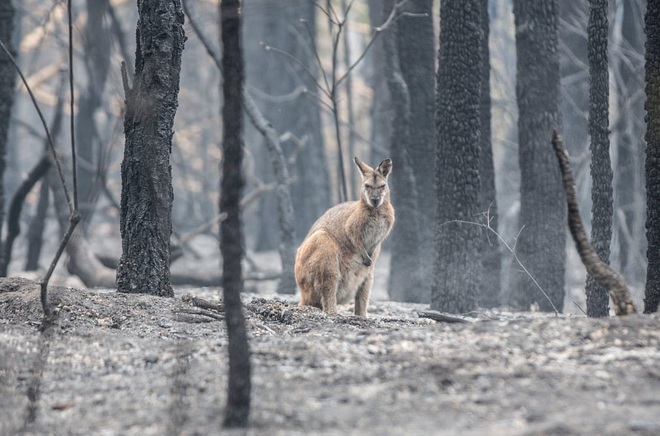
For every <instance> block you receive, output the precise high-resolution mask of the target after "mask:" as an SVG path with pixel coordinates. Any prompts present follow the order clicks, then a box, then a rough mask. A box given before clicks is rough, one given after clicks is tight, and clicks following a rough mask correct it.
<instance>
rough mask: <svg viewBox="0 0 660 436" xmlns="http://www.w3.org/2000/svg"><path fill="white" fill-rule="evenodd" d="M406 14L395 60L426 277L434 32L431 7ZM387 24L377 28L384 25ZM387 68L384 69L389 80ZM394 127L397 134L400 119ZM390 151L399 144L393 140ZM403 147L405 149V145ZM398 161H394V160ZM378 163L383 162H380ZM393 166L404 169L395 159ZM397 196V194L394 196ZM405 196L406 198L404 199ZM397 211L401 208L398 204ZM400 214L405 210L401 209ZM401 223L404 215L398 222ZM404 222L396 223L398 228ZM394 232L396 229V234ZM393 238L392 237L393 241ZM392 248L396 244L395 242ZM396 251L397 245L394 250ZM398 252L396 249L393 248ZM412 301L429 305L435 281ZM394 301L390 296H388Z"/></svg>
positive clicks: (420, 4) (427, 2)
mask: <svg viewBox="0 0 660 436" xmlns="http://www.w3.org/2000/svg"><path fill="white" fill-rule="evenodd" d="M402 12H405V13H411V14H414V15H402V16H401V18H399V19H398V20H397V22H396V27H397V31H396V35H397V54H398V57H399V62H398V64H399V68H400V70H401V76H402V78H403V80H404V81H405V85H406V87H407V91H408V95H409V100H410V102H409V111H410V114H409V120H408V122H407V125H408V134H407V139H406V146H405V150H406V154H407V155H408V164H409V165H410V167H411V171H412V173H413V174H414V187H415V190H416V191H417V201H416V203H417V211H418V213H417V214H416V215H417V218H416V219H417V220H418V222H419V224H418V225H417V227H418V228H419V235H418V236H417V237H415V238H413V239H412V240H411V241H410V242H411V243H419V245H418V247H417V249H416V252H417V253H419V254H418V257H417V259H415V261H416V262H417V263H419V269H420V270H421V271H420V272H421V274H422V276H424V277H430V276H431V275H432V274H433V223H434V222H435V210H436V205H437V195H436V186H435V183H433V181H434V180H435V160H436V152H435V147H436V131H435V56H436V50H435V34H434V32H433V1H432V0H416V1H413V2H408V3H405V4H404V6H403V10H402ZM382 22H383V20H381V22H380V23H379V24H378V25H380V24H381V23H382ZM388 70H389V67H387V68H385V72H386V74H389V73H388ZM394 120H397V121H396V122H391V123H390V124H391V125H392V128H393V129H396V126H397V124H398V117H397V116H396V115H395V118H394ZM392 145H393V146H397V141H396V140H395V139H392ZM401 146H403V144H401ZM392 157H393V158H395V156H392ZM374 162H380V160H376V161H374ZM394 165H395V166H400V165H401V163H398V162H397V160H396V159H395V161H394ZM396 171H397V177H394V178H393V179H392V183H393V188H395V189H396V185H397V181H398V180H399V177H402V176H404V175H405V173H402V172H400V171H399V170H398V169H397V170H396ZM395 194H396V191H395ZM404 195H405V194H404ZM394 205H395V207H399V205H401V206H403V204H402V203H400V201H399V200H396V198H395V203H394ZM397 211H401V209H400V208H399V209H397ZM400 218H403V216H401V214H400V212H399V214H398V218H397V219H400ZM400 223H401V221H399V222H398V223H397V225H399V224H400ZM394 231H395V232H396V227H395V228H394ZM392 237H393V238H394V234H393V235H392ZM392 242H393V244H394V242H395V241H394V239H393V240H392ZM394 245H396V244H394ZM395 249H396V248H395ZM409 290H410V294H411V295H410V297H409V299H407V300H406V301H416V302H424V303H428V302H430V301H431V281H430V280H428V279H427V280H423V281H421V282H420V283H419V289H409ZM390 295H391V294H390Z"/></svg>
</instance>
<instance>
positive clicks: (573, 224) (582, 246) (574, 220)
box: [552, 131, 636, 315]
mask: <svg viewBox="0 0 660 436" xmlns="http://www.w3.org/2000/svg"><path fill="white" fill-rule="evenodd" d="M552 146H553V148H554V149H555V154H556V155H557V159H558V160H559V169H560V170H561V175H562V180H563V182H564V191H565V192H566V203H567V204H568V228H569V229H570V231H571V236H573V240H574V241H575V245H576V247H577V251H578V253H579V254H580V259H582V263H583V264H584V266H585V267H586V268H587V272H588V273H589V275H590V276H592V277H593V278H594V280H596V283H598V284H599V285H601V286H602V287H604V288H605V289H606V290H607V292H608V293H609V294H610V297H612V301H613V302H614V311H615V313H616V314H617V315H628V314H631V313H636V310H635V305H634V304H633V301H632V299H631V298H630V291H629V290H628V285H627V284H626V282H625V281H624V280H623V277H621V276H620V275H619V274H618V273H617V272H616V271H614V270H613V269H611V268H610V267H609V266H608V265H607V264H606V263H605V262H603V261H602V260H601V259H600V257H598V253H596V250H594V248H593V247H592V246H591V243H590V242H589V239H588V238H587V233H586V232H585V231H584V225H583V224H582V218H581V217H580V209H579V208H578V203H577V195H576V193H575V177H574V176H573V171H572V170H571V166H570V164H569V162H568V153H567V152H566V148H565V147H564V143H563V141H562V139H561V136H560V135H559V133H557V131H555V132H554V133H553V135H552Z"/></svg>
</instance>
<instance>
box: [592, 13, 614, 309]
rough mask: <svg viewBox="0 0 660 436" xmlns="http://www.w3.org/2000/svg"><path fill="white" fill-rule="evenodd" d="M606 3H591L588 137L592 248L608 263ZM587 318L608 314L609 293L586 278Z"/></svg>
mask: <svg viewBox="0 0 660 436" xmlns="http://www.w3.org/2000/svg"><path fill="white" fill-rule="evenodd" d="M607 3H608V2H607V0H590V1H589V25H588V30H587V32H588V43H587V52H588V57H589V77H590V84H589V135H590V137H591V146H590V147H591V177H592V179H593V183H592V188H591V200H592V207H591V245H593V247H594V249H595V250H596V253H598V256H599V257H600V258H601V260H602V261H603V262H605V263H607V264H609V259H610V243H611V240H612V166H611V163H610V140H609V137H608V135H609V118H608V116H609V106H608V105H609V96H610V94H609V73H608V70H607V67H608V66H607V28H608V19H607ZM586 290H587V315H588V316H593V317H601V316H608V315H609V308H608V303H609V297H608V294H607V291H606V290H605V289H604V288H603V287H602V286H600V285H598V284H597V283H596V282H595V280H594V279H593V277H591V276H588V277H587V288H586Z"/></svg>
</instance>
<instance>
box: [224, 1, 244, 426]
mask: <svg viewBox="0 0 660 436" xmlns="http://www.w3.org/2000/svg"><path fill="white" fill-rule="evenodd" d="M239 6H240V2H239V1H238V0H222V2H221V3H220V26H221V28H222V30H221V40H222V41H221V43H222V71H223V84H222V92H223V96H224V106H223V108H222V121H223V123H222V128H223V130H222V151H223V156H224V158H223V162H222V180H221V185H220V213H225V214H227V219H225V220H224V221H223V222H222V224H221V226H220V251H221V253H222V283H223V292H224V303H225V313H226V322H227V335H228V338H229V346H228V348H229V386H228V391H227V408H226V409H225V417H224V426H225V427H247V424H248V418H249V415H250V390H251V382H250V372H251V370H250V350H249V348H248V340H247V331H246V327H245V317H244V315H243V303H242V302H241V291H242V290H243V277H242V269H241V260H242V259H243V238H242V231H241V217H240V200H241V189H242V187H243V175H242V168H241V166H242V164H243V95H242V91H243V83H244V74H245V73H244V66H243V55H242V52H241V34H240V32H241V18H240V8H239Z"/></svg>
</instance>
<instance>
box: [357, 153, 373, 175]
mask: <svg viewBox="0 0 660 436" xmlns="http://www.w3.org/2000/svg"><path fill="white" fill-rule="evenodd" d="M353 160H354V161H355V164H356V165H357V166H358V168H359V169H360V172H361V173H362V175H363V176H364V175H365V174H366V173H368V172H373V170H374V169H373V168H371V167H370V166H369V165H367V164H366V163H364V162H362V161H361V160H360V159H358V158H357V156H356V157H355V158H354V159H353Z"/></svg>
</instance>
